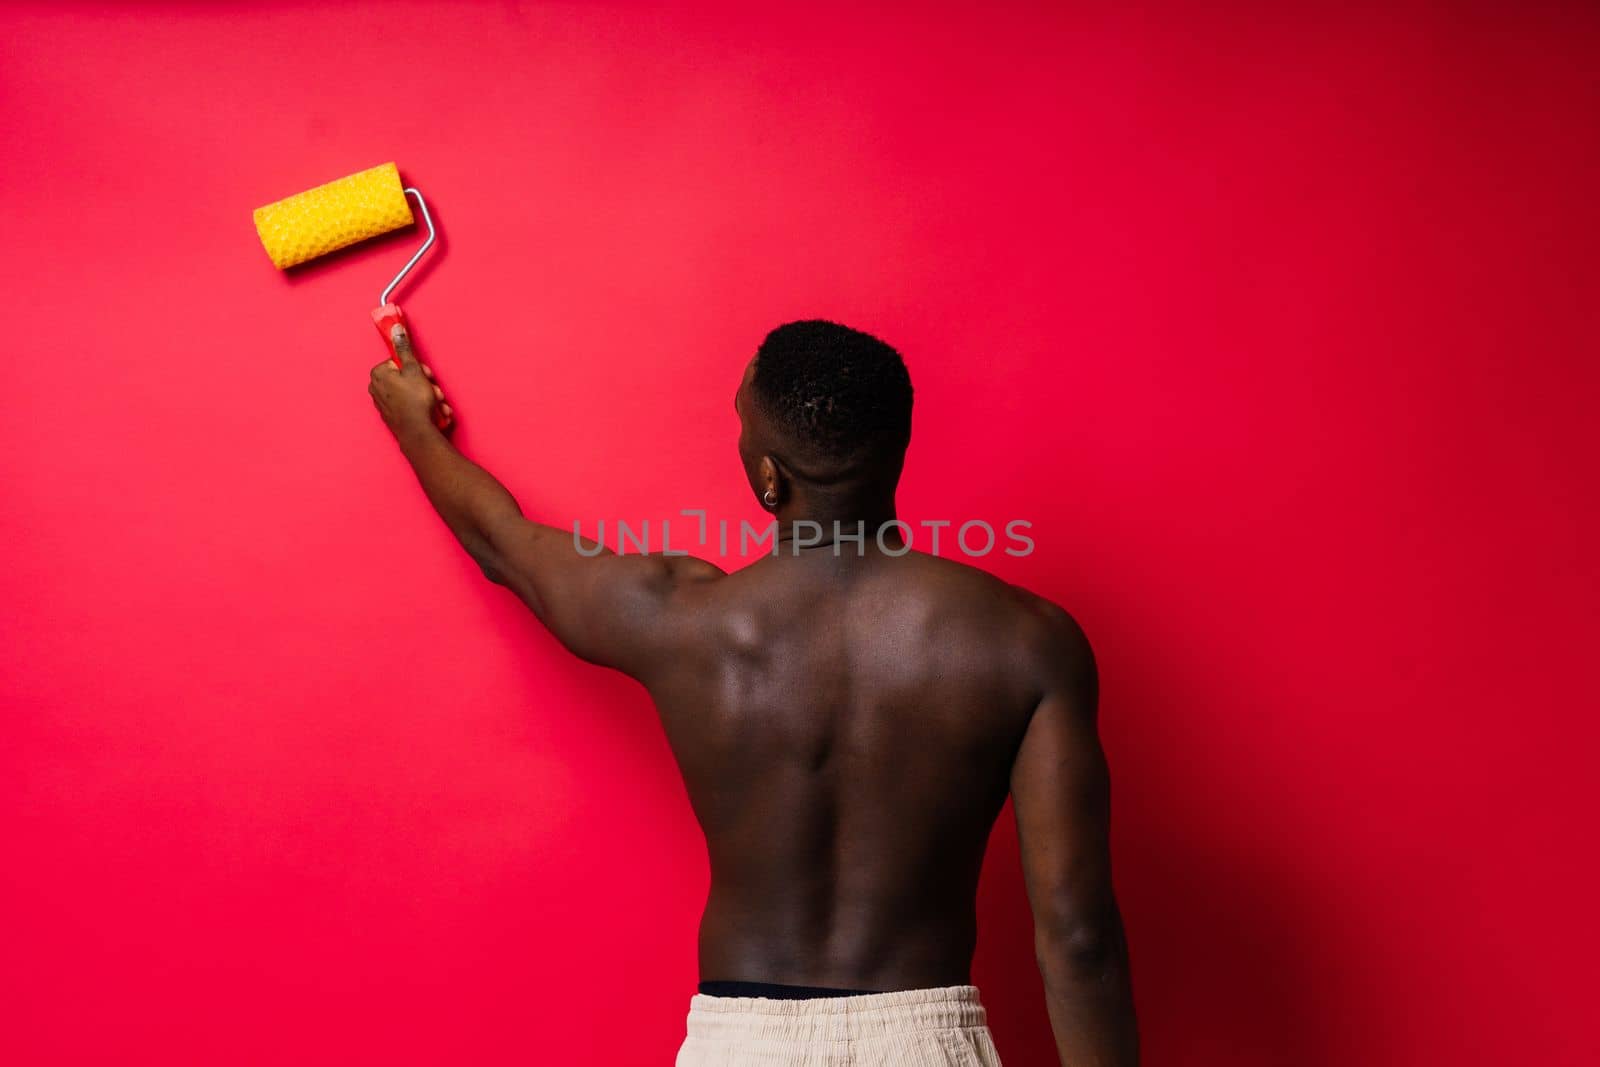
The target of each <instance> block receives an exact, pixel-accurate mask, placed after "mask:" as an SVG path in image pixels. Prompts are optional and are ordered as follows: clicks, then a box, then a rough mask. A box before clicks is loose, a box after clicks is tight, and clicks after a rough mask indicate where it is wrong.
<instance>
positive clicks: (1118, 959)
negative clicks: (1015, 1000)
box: [1038, 917, 1139, 1067]
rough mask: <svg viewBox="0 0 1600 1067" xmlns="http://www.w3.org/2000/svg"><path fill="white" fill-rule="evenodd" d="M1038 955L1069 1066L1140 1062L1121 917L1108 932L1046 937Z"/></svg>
mask: <svg viewBox="0 0 1600 1067" xmlns="http://www.w3.org/2000/svg"><path fill="white" fill-rule="evenodd" d="M1038 956H1039V971H1040V973H1041V975H1042V976H1043V977H1044V985H1045V1000H1046V1003H1047V1005H1048V1007H1049V1010H1050V1027H1051V1029H1052V1030H1053V1031H1054V1032H1055V1038H1056V1051H1057V1053H1058V1054H1059V1056H1060V1058H1061V1063H1062V1064H1063V1065H1070V1067H1080V1065H1081V1067H1133V1065H1135V1064H1137V1063H1138V1062H1139V1031H1138V1025H1137V1022H1136V1020H1135V1015H1134V1009H1133V985H1132V982H1131V981H1130V978H1129V973H1128V946H1127V941H1126V939H1125V938H1124V937H1123V931H1122V922H1121V919H1120V917H1118V918H1116V919H1115V920H1114V921H1113V923H1112V925H1111V926H1110V928H1109V929H1106V930H1105V931H1104V933H1103V936H1095V937H1090V938H1083V937H1081V936H1080V937H1076V938H1074V937H1048V936H1047V937H1045V938H1042V939H1040V942H1039V945H1038Z"/></svg>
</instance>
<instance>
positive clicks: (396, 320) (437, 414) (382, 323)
mask: <svg viewBox="0 0 1600 1067" xmlns="http://www.w3.org/2000/svg"><path fill="white" fill-rule="evenodd" d="M372 324H373V325H374V326H376V327H377V328H378V336H380V337H382V338H383V344H384V347H386V348H387V349H388V350H389V361H390V362H391V363H393V364H394V365H395V366H396V367H398V366H400V353H398V352H396V351H395V350H394V338H393V337H391V336H390V333H391V331H393V330H394V328H395V326H396V325H400V326H404V327H405V328H406V332H407V333H410V332H411V326H410V325H409V324H408V323H407V322H406V313H405V312H404V311H401V310H400V305H399V304H385V305H383V306H382V307H376V308H373V309H372ZM433 424H434V425H435V426H437V427H439V429H441V430H443V429H444V428H445V427H447V426H449V425H450V420H449V419H447V418H445V417H444V412H442V411H440V410H439V408H438V406H437V405H435V407H434V409H433Z"/></svg>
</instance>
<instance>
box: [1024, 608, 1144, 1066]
mask: <svg viewBox="0 0 1600 1067" xmlns="http://www.w3.org/2000/svg"><path fill="white" fill-rule="evenodd" d="M1041 621H1042V622H1043V625H1044V629H1043V633H1042V637H1041V639H1040V640H1039V641H1038V646H1039V647H1038V653H1039V658H1040V662H1041V664H1042V670H1043V678H1044V686H1043V690H1044V691H1043V696H1042V698H1041V700H1040V701H1039V704H1038V706H1037V707H1036V708H1035V709H1034V712H1033V717H1032V719H1031V720H1030V722H1029V724H1028V728H1027V731H1026V733H1025V734H1024V736H1023V740H1022V746H1021V749H1020V750H1019V751H1018V754H1017V759H1016V762H1015V764H1014V765H1013V767H1012V771H1011V797H1012V805H1013V807H1014V809H1015V811H1016V817H1017V831H1018V835H1019V837H1020V839H1021V844H1022V869H1023V877H1024V880H1025V882H1026V883H1027V887H1028V900H1029V902H1030V903H1031V904H1032V907H1033V924H1034V951H1035V954H1036V956H1037V957H1038V960H1039V971H1040V973H1041V974H1042V975H1043V977H1044V986H1045V998H1046V1000H1047V1002H1048V1005H1049V1009H1050V1025H1051V1028H1052V1029H1053V1030H1054V1031H1055V1037H1056V1050H1057V1052H1058V1054H1059V1055H1060V1057H1061V1062H1062V1064H1064V1065H1072V1067H1080V1065H1082V1067H1088V1065H1097V1067H1098V1065H1106V1067H1111V1065H1114V1067H1126V1065H1132V1064H1136V1063H1137V1062H1138V1059H1139V1035H1138V1029H1137V1027H1136V1024H1135V1021H1134V1011H1133V990H1132V986H1131V984H1130V982H1129V977H1128V945H1127V941H1126V939H1125V938H1124V936H1123V929H1122V916H1121V914H1120V912H1119V911H1118V909H1117V901H1116V897H1115V895H1114V894H1113V892H1112V889H1111V848H1110V829H1111V827H1110V800H1111V796H1110V793H1111V782H1110V775H1109V773H1108V770H1107V768H1106V759H1105V753H1104V752H1103V751H1102V750H1101V747H1100V738H1099V734H1098V732H1097V730H1096V727H1095V704H1096V700H1097V682H1096V676H1095V666H1094V655H1093V653H1092V652H1091V651H1090V649H1089V643H1088V641H1087V640H1086V639H1085V638H1084V636H1083V632H1082V631H1081V630H1079V629H1078V626H1077V624H1076V623H1074V622H1073V621H1072V619H1071V618H1070V617H1068V616H1067V614H1066V613H1065V612H1063V611H1061V610H1060V609H1059V608H1056V607H1055V606H1054V605H1050V606H1049V607H1048V608H1046V609H1045V615H1044V618H1043V619H1042V620H1041Z"/></svg>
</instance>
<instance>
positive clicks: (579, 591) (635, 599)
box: [368, 326, 722, 677]
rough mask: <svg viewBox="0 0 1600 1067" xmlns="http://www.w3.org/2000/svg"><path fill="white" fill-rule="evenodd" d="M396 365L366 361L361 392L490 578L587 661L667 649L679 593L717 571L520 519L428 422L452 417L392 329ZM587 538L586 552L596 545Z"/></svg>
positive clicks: (506, 497)
mask: <svg viewBox="0 0 1600 1067" xmlns="http://www.w3.org/2000/svg"><path fill="white" fill-rule="evenodd" d="M391 336H392V337H393V339H394V344H395V352H396V353H397V354H398V356H399V358H400V361H401V365H400V366H399V367H396V366H395V365H394V364H393V363H392V362H390V361H389V360H384V361H383V362H382V363H380V364H378V365H377V366H376V367H373V368H372V376H371V383H370V384H369V386H368V392H369V393H371V394H372V399H373V403H374V404H376V405H377V408H378V411H379V413H380V414H381V415H382V416H383V421H384V422H385V423H386V424H388V427H389V429H390V431H391V432H393V434H394V437H395V440H396V441H397V442H398V443H399V445H400V450H401V452H402V453H404V455H405V457H406V459H407V460H408V461H409V462H410V464H411V467H412V469H413V470H414V471H416V474H417V481H419V482H420V483H422V489H423V492H425V493H426V494H427V495H428V500H429V501H430V502H431V503H432V504H433V506H434V510H436V511H438V513H439V516H440V518H442V519H444V521H445V524H446V525H447V526H449V527H450V532H451V533H453V534H455V536H456V540H458V541H460V542H461V545H462V547H463V548H465V549H466V550H467V552H468V553H469V554H470V555H471V556H472V558H473V560H474V561H476V562H477V564H478V566H479V567H480V568H482V570H483V573H484V575H485V576H487V577H488V578H489V579H490V580H491V581H493V582H496V583H498V584H500V585H504V586H507V587H508V588H510V589H511V590H512V591H513V592H515V593H516V594H517V596H519V597H521V598H522V600H523V602H524V603H526V604H527V605H528V607H529V608H531V609H532V610H533V613H534V614H535V615H536V616H538V618H539V621H540V622H542V623H544V625H545V626H546V627H548V628H549V629H550V632H551V633H553V634H554V635H555V636H556V638H557V639H558V640H559V641H560V642H561V643H562V644H563V645H565V646H566V647H567V648H568V649H569V650H571V651H572V652H573V653H574V654H576V655H578V656H579V657H581V658H583V659H586V660H588V661H589V662H591V663H598V664H601V665H602V666H607V667H615V668H617V669H618V670H621V671H623V672H624V673H627V674H631V675H633V676H634V677H640V676H641V675H643V674H647V673H649V671H650V669H651V666H652V665H653V664H654V663H656V662H659V659H660V657H662V656H664V655H666V654H668V652H669V649H668V642H669V640H670V638H671V636H672V631H673V628H674V626H675V621H674V619H673V618H672V617H671V616H672V613H673V612H674V610H675V609H676V608H677V607H678V606H679V604H680V601H681V598H682V596H683V593H684V591H685V590H686V589H687V588H689V587H691V586H692V585H693V584H695V583H697V582H701V581H705V580H707V579H710V578H716V577H721V576H722V571H721V570H719V569H718V568H717V567H715V566H713V565H712V564H710V563H707V562H706V561H704V560H700V559H693V558H690V557H687V556H655V555H638V556H619V555H616V554H615V553H613V552H610V551H608V550H606V549H604V548H600V549H599V551H598V554H594V555H584V554H582V553H580V552H578V550H577V547H576V545H575V544H574V543H573V537H572V535H571V534H570V533H568V532H566V531H564V530H560V529H557V528H556V527H554V526H546V525H543V524H541V523H536V522H531V521H529V520H528V519H526V518H524V517H523V514H522V509H521V508H520V507H519V506H518V505H517V501H516V499H515V498H514V497H513V496H512V495H511V493H510V492H509V491H508V490H507V489H506V487H505V486H503V485H501V484H500V483H499V482H498V481H497V480H496V479H495V478H494V476H493V475H491V474H490V473H489V472H488V471H486V470H484V469H483V468H482V467H480V466H478V465H477V464H476V463H474V462H472V461H471V460H469V459H467V457H465V456H463V455H462V454H461V453H460V452H459V451H457V449H456V447H455V446H454V445H452V444H451V443H450V440H449V438H447V437H446V436H445V434H444V433H443V432H442V431H441V430H440V429H438V428H437V427H436V426H435V424H434V416H435V414H436V413H437V414H439V415H442V416H443V420H442V421H445V422H446V423H447V424H448V421H449V419H450V417H451V415H452V414H453V413H452V412H451V409H450V406H449V404H447V403H445V400H444V393H443V391H442V390H440V388H439V387H438V386H437V385H435V384H434V383H433V381H432V378H433V375H432V372H431V371H429V370H428V368H426V367H424V366H422V364H421V363H419V362H418V361H417V357H416V354H415V352H414V351H413V349H412V346H411V339H410V337H409V335H407V334H406V332H405V328H404V327H402V326H396V327H394V329H393V331H392V334H391ZM597 547H598V546H596V545H595V544H594V543H593V542H586V543H585V546H584V551H585V552H590V553H593V552H595V550H596V548H597Z"/></svg>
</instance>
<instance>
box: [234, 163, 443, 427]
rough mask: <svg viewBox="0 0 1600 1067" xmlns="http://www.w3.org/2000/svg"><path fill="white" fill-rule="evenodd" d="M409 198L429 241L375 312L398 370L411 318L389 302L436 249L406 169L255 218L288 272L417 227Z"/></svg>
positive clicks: (276, 206)
mask: <svg viewBox="0 0 1600 1067" xmlns="http://www.w3.org/2000/svg"><path fill="white" fill-rule="evenodd" d="M408 196H410V197H415V198H416V201H417V207H419V208H421V209H422V221H423V222H425V223H427V225H428V239H427V240H426V241H424V242H422V247H421V248H419V249H417V251H416V253H415V254H414V255H412V257H411V259H410V260H408V261H407V262H406V265H405V266H403V267H401V268H400V273H399V274H396V275H395V276H394V280H393V281H391V282H390V283H389V284H388V285H387V286H385V287H384V290H383V294H382V295H381V296H379V297H378V306H377V307H376V308H374V309H373V310H372V322H373V325H375V326H377V328H378V334H379V336H381V337H382V338H383V343H384V345H385V346H386V347H387V348H388V349H389V358H390V359H391V360H393V361H394V364H395V366H397V367H398V366H399V365H400V357H399V355H397V354H396V353H395V350H394V339H393V338H392V337H390V336H389V332H390V331H391V330H393V329H394V327H395V325H396V324H400V325H405V322H406V317H405V313H404V312H402V311H401V310H400V307H399V305H398V304H391V303H390V302H389V294H390V293H392V292H394V288H395V286H397V285H399V284H400V279H402V278H404V277H405V276H406V274H407V273H408V272H409V271H410V270H411V268H412V267H414V266H416V265H417V260H419V259H421V258H422V255H423V253H424V252H426V251H427V250H428V249H430V248H432V247H433V239H434V229H433V216H431V215H429V214H428V202H427V201H426V200H424V199H422V194H421V193H420V192H418V191H417V190H416V189H413V188H412V187H411V186H409V185H407V186H402V185H401V184H400V169H399V168H398V167H396V166H395V165H394V164H393V163H384V164H382V165H380V166H376V167H373V168H371V169H370V170H364V171H360V172H359V173H356V174H350V175H346V176H345V177H343V178H340V179H338V180H337V181H331V182H329V183H328V184H326V185H319V186H317V187H316V188H315V189H307V190H306V191H305V192H303V193H296V194H295V195H294V196H290V197H285V198H284V199H282V200H279V201H278V202H276V203H273V204H268V205H267V206H266V207H258V208H256V210H255V213H254V214H255V223H256V234H257V235H258V236H259V237H260V238H261V247H262V248H265V249H266V250H267V255H268V256H270V257H271V258H272V265H273V266H275V267H277V268H278V269H279V270H288V269H289V268H290V267H293V266H297V265H298V264H301V263H304V262H306V261H307V260H312V259H316V258H317V257H318V256H325V255H327V254H328V253H329V252H337V251H338V250H339V249H341V248H348V247H349V246H351V245H353V244H356V243H358V242H360V241H365V240H367V239H368V238H370V237H377V236H378V235H379V234H384V233H389V232H390V231H392V230H398V229H400V228H402V227H405V226H410V225H412V224H414V223H415V222H416V217H415V216H414V215H412V214H411V203H410V201H408V200H407V199H406V197H408ZM406 329H407V331H408V332H409V331H410V329H411V327H410V326H406ZM434 418H435V421H436V423H437V425H438V426H439V428H440V429H441V430H442V429H444V427H445V425H446V424H447V422H448V420H446V419H445V418H444V417H443V416H442V415H440V414H438V413H437V412H436V413H435V415H434Z"/></svg>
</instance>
